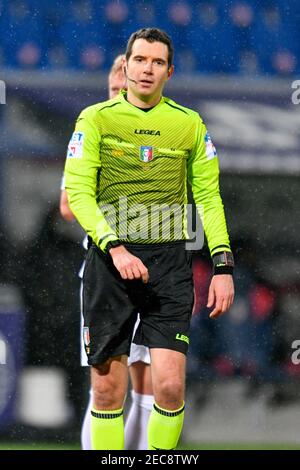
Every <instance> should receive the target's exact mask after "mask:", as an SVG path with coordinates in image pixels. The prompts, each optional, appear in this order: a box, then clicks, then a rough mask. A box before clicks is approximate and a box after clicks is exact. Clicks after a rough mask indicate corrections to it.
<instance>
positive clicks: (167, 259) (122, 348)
mask: <svg viewBox="0 0 300 470" xmlns="http://www.w3.org/2000/svg"><path fill="white" fill-rule="evenodd" d="M173 70H174V67H173V46H172V42H171V39H170V38H169V36H168V35H167V34H166V33H165V32H163V31H161V30H158V29H156V28H147V29H141V30H139V31H137V32H135V33H133V34H132V35H131V37H130V38H129V41H128V44H127V49H126V59H125V61H124V71H125V73H126V76H127V86H128V89H127V92H125V91H123V92H121V93H120V94H119V95H118V96H117V97H116V98H114V99H112V100H108V101H105V102H102V103H98V104H96V105H94V106H91V107H89V108H86V109H85V110H83V111H82V113H81V114H80V116H79V117H78V119H77V123H76V127H75V131H74V133H73V136H72V138H71V141H70V143H69V147H68V153H67V160H66V166H65V177H66V190H67V192H68V197H69V202H70V206H71V209H72V211H73V213H74V214H75V216H76V217H77V219H78V221H79V223H80V224H81V225H82V227H83V228H84V230H85V231H86V232H87V233H88V235H89V239H90V247H89V251H88V254H87V259H86V266H85V271H84V277H83V314H84V331H85V348H86V352H87V355H88V363H89V364H90V365H91V366H92V367H91V379H92V387H93V397H94V403H93V409H92V412H91V413H92V430H91V434H92V446H93V448H94V449H103V450H104V449H109V450H114V449H115V450H118V449H123V448H124V426H123V403H124V398H125V395H126V391H127V380H128V368H127V356H128V355H129V350H130V343H131V339H132V334H133V327H134V324H135V321H136V316H137V312H139V313H140V319H141V321H140V325H139V328H138V330H137V331H136V333H135V336H134V339H133V342H135V343H137V344H143V345H145V346H148V347H149V348H150V353H151V366H152V381H153V389H154V397H155V404H154V406H153V410H152V412H151V416H150V420H149V426H148V447H149V449H174V448H176V445H177V442H178V439H179V436H180V433H181V429H182V425H183V417H184V384H185V365H186V353H187V349H188V343H189V327H190V318H191V312H192V306H193V279H192V270H191V257H190V251H188V250H186V240H187V231H186V205H187V188H186V179H187V178H188V180H189V182H190V184H191V186H192V190H193V195H194V199H195V202H196V205H197V208H199V213H200V216H201V218H202V222H203V226H204V231H205V234H206V237H207V241H208V246H209V250H210V253H211V256H212V260H213V265H214V275H213V277H212V281H211V285H210V289H209V296H208V304H207V306H208V307H212V309H213V310H212V312H211V314H210V316H211V318H216V317H218V316H219V315H221V314H223V313H224V312H225V311H226V310H228V308H229V307H230V306H231V304H232V302H233V297H234V287H233V280H232V271H233V265H234V263H233V257H232V253H231V249H230V243H229V237H228V233H227V228H226V221H225V215H224V210H223V204H222V200H221V197H220V193H219V167H218V158H217V154H216V150H215V147H214V146H213V143H212V141H211V138H210V136H209V133H208V132H207V129H206V127H205V124H204V123H203V121H202V120H201V118H200V116H199V115H198V114H197V113H196V112H195V111H192V110H191V109H188V108H185V107H183V106H180V105H178V104H177V103H175V102H174V101H172V100H170V99H169V98H165V97H163V96H162V92H163V88H164V85H165V83H166V82H167V80H169V79H170V78H171V76H172V74H173Z"/></svg>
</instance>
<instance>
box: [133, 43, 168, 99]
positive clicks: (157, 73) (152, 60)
mask: <svg viewBox="0 0 300 470" xmlns="http://www.w3.org/2000/svg"><path fill="white" fill-rule="evenodd" d="M126 66H127V86H128V90H130V91H131V92H132V93H133V94H134V95H135V96H137V97H138V98H142V99H143V98H144V99H145V98H146V99H151V98H153V97H156V96H160V95H161V94H162V90H163V88H164V85H165V83H166V81H167V80H168V79H169V78H170V77H171V75H172V73H173V66H171V67H170V68H169V67H168V47H167V45H166V44H164V43H162V42H148V41H146V39H137V40H136V41H135V42H134V43H133V46H132V53H131V56H130V57H129V59H128V61H127V63H126Z"/></svg>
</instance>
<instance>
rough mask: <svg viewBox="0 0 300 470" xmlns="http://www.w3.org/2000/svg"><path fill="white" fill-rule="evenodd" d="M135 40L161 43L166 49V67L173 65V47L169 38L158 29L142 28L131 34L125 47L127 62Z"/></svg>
mask: <svg viewBox="0 0 300 470" xmlns="http://www.w3.org/2000/svg"><path fill="white" fill-rule="evenodd" d="M137 39H146V41H148V42H162V43H163V44H165V45H166V46H167V47H168V51H169V54H168V67H171V65H172V64H173V58H174V47H173V43H172V40H171V38H170V36H169V35H168V34H167V33H165V31H162V30H161V29H158V28H143V29H139V30H138V31H136V32H135V33H132V35H131V36H130V38H129V40H128V43H127V47H126V53H125V56H126V60H129V57H130V56H131V54H132V46H133V44H134V42H135V41H136V40H137Z"/></svg>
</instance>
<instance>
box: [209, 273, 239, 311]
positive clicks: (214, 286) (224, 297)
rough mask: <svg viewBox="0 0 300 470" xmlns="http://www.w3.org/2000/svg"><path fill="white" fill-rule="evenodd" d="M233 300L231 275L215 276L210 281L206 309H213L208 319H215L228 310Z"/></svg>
mask: <svg viewBox="0 0 300 470" xmlns="http://www.w3.org/2000/svg"><path fill="white" fill-rule="evenodd" d="M233 299H234V285H233V278H232V275H231V274H215V275H214V276H213V278H212V280H211V283H210V286H209V291H208V301H207V307H208V308H210V307H212V306H214V307H215V308H214V309H213V311H212V312H211V313H210V315H209V317H210V318H217V317H219V316H220V315H222V314H223V313H225V312H226V310H228V309H229V308H230V307H231V305H232V303H233Z"/></svg>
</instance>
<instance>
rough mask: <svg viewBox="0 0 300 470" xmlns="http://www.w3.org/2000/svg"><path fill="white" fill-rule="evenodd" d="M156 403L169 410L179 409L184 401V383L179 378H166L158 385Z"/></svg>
mask: <svg viewBox="0 0 300 470" xmlns="http://www.w3.org/2000/svg"><path fill="white" fill-rule="evenodd" d="M155 401H156V403H157V404H158V405H159V406H161V407H162V408H165V409H167V410H178V408H180V407H181V406H182V404H183V401H184V383H183V382H182V381H181V380H180V379H177V378H166V379H164V380H162V381H161V383H160V384H159V385H158V386H157V387H156V393H155Z"/></svg>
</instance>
